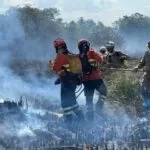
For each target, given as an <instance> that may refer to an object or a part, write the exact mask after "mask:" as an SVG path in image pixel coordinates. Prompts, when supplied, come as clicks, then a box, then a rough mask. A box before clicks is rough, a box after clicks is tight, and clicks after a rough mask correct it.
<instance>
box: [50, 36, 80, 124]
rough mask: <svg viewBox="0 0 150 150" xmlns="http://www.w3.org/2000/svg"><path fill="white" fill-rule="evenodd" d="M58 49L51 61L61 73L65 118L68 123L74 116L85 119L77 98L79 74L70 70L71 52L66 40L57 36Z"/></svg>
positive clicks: (56, 46) (55, 44) (53, 68)
mask: <svg viewBox="0 0 150 150" xmlns="http://www.w3.org/2000/svg"><path fill="white" fill-rule="evenodd" d="M54 48H55V50H56V54H57V56H56V58H55V60H54V61H53V63H50V65H51V67H52V70H53V71H54V72H56V73H57V75H59V78H60V84H61V107H62V110H63V113H64V118H65V121H66V122H67V123H72V121H73V118H74V116H76V117H77V119H78V120H82V119H83V114H82V111H81V110H80V109H79V105H78V103H77V100H76V95H75V90H76V86H77V76H76V75H75V74H73V73H71V72H70V66H69V54H70V52H69V51H68V49H67V45H66V42H65V41H64V40H63V39H61V38H57V39H56V40H55V41H54Z"/></svg>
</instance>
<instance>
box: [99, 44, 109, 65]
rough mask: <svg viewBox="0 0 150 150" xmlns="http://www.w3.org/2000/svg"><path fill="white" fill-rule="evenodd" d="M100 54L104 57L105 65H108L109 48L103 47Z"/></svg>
mask: <svg viewBox="0 0 150 150" xmlns="http://www.w3.org/2000/svg"><path fill="white" fill-rule="evenodd" d="M99 52H100V55H101V56H102V57H103V64H107V55H108V52H107V48H106V47H105V46H101V47H100V50H99Z"/></svg>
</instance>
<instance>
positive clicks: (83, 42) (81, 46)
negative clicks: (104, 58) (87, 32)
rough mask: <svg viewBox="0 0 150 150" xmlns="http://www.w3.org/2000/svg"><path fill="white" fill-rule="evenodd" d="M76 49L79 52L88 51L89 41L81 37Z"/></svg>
mask: <svg viewBox="0 0 150 150" xmlns="http://www.w3.org/2000/svg"><path fill="white" fill-rule="evenodd" d="M78 49H79V51H80V53H82V52H83V51H88V50H89V49H90V43H89V42H88V41H87V40H85V39H81V40H80V41H79V42H78Z"/></svg>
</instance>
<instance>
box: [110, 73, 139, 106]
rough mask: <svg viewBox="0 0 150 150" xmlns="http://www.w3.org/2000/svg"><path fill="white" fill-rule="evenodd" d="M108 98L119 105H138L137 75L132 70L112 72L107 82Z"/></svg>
mask: <svg viewBox="0 0 150 150" xmlns="http://www.w3.org/2000/svg"><path fill="white" fill-rule="evenodd" d="M108 85H109V86H108V89H109V100H110V101H112V102H117V103H119V105H121V106H123V107H124V108H127V106H132V107H137V108H138V107H140V106H139V105H141V101H140V103H139V97H140V94H139V86H140V85H139V77H138V75H136V74H135V73H133V72H114V73H112V75H111V77H110V81H109V82H108Z"/></svg>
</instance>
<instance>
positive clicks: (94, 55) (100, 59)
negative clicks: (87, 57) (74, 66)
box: [92, 51, 103, 63]
mask: <svg viewBox="0 0 150 150" xmlns="http://www.w3.org/2000/svg"><path fill="white" fill-rule="evenodd" d="M92 53H93V54H92V55H93V59H95V60H96V61H98V62H100V63H103V56H101V55H100V54H98V53H97V52H95V51H93V52H92Z"/></svg>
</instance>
